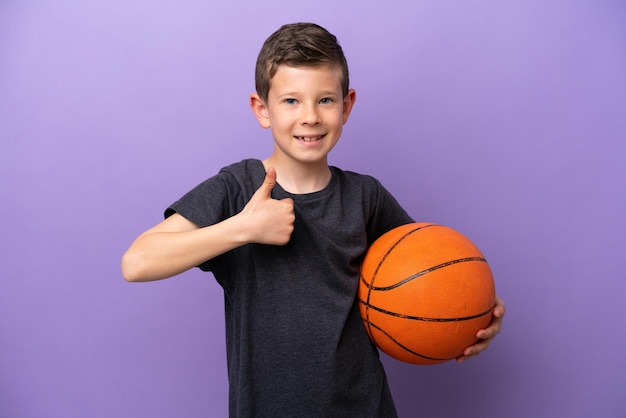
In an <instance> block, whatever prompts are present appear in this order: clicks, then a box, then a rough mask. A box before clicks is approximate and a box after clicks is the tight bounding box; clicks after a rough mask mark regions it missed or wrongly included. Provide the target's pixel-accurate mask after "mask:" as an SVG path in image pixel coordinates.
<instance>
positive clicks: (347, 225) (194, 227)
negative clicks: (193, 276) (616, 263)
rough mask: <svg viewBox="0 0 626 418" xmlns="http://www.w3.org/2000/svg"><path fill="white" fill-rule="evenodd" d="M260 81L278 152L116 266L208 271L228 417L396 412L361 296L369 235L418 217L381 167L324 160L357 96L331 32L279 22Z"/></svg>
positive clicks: (134, 274) (134, 271)
mask: <svg viewBox="0 0 626 418" xmlns="http://www.w3.org/2000/svg"><path fill="white" fill-rule="evenodd" d="M256 90H257V92H256V94H253V95H252V96H251V98H250V106H251V108H252V111H253V112H254V114H255V116H256V118H257V119H258V121H259V123H260V125H261V126H262V127H263V128H267V129H271V132H272V136H273V138H274V151H273V153H272V154H271V155H270V156H269V157H268V158H267V159H265V160H263V161H259V160H256V159H248V160H244V161H241V162H239V163H236V164H233V165H230V166H228V167H225V168H223V169H222V170H221V171H220V172H219V173H218V174H217V175H215V176H214V177H212V178H210V179H208V180H206V181H205V182H203V183H202V184H200V185H199V186H197V187H196V188H194V189H193V190H191V191H190V192H188V193H187V194H186V195H185V196H183V197H182V198H181V199H180V200H179V201H177V202H176V203H174V204H173V205H172V206H171V207H169V208H168V209H167V210H166V212H165V217H166V219H165V220H164V221H163V222H161V223H160V224H158V225H156V226H154V227H153V228H151V229H149V230H148V231H146V232H144V233H143V234H141V235H140V236H139V237H138V238H137V239H136V240H135V242H134V243H133V244H132V245H131V247H130V248H129V249H128V251H127V252H126V253H125V254H124V257H123V259H122V270H123V274H124V277H125V278H126V279H127V280H129V281H149V280H158V279H163V278H166V277H170V276H173V275H176V274H179V273H181V272H183V271H186V270H188V269H190V268H192V267H194V266H199V267H200V268H201V269H202V270H205V271H210V272H212V273H213V274H214V276H215V278H216V279H217V281H218V282H219V283H220V285H221V286H222V288H223V289H224V296H225V311H226V313H225V314H226V344H227V356H228V378H229V388H230V392H229V393H230V395H229V408H230V415H231V416H233V417H248V416H263V417H326V416H332V417H359V418H362V417H385V418H387V417H393V416H396V411H395V408H394V404H393V400H392V398H391V395H390V392H389V387H388V385H387V381H386V377H385V373H384V370H383V367H382V365H381V363H380V361H379V357H378V352H377V350H376V348H375V346H374V345H373V344H372V343H371V341H370V340H369V339H368V336H367V334H366V332H365V328H364V326H363V323H362V320H361V318H360V315H359V311H358V305H357V303H356V302H355V299H356V290H357V286H358V282H359V265H360V262H361V260H362V258H363V255H364V253H365V251H366V249H367V247H368V245H370V244H371V243H372V242H373V241H374V240H375V239H376V238H378V237H379V236H380V235H382V234H383V233H385V232H386V231H388V230H390V229H392V228H394V227H397V226H399V225H403V224H406V223H410V222H413V219H412V218H411V217H410V216H409V215H407V213H406V212H405V211H404V210H403V209H402V208H401V207H400V205H399V204H398V202H397V201H396V200H395V199H394V198H393V197H392V196H391V195H390V194H389V193H388V192H387V191H386V190H385V189H384V188H383V186H382V185H381V184H380V183H379V182H378V181H377V180H376V179H374V178H372V177H369V176H365V175H360V174H356V173H352V172H346V171H342V170H340V169H338V168H336V167H330V166H329V165H328V160H327V157H328V153H329V152H330V151H331V150H332V148H333V147H334V146H335V144H337V141H338V140H339V137H340V136H341V132H342V128H343V125H344V124H345V123H346V122H347V121H348V117H349V116H350V112H351V111H352V107H353V105H354V103H355V100H356V93H355V91H354V90H353V89H350V88H349V79H348V67H347V63H346V60H345V57H344V55H343V52H342V49H341V47H340V46H339V44H338V43H337V40H336V38H335V36H333V35H332V34H330V33H329V32H327V31H326V30H325V29H323V28H321V27H320V26H317V25H314V24H308V23H299V24H291V25H285V26H283V27H281V28H280V29H279V30H278V31H277V32H275V33H274V34H273V35H271V36H270V37H269V38H268V39H267V41H266V42H265V44H264V45H263V48H262V49H261V52H260V54H259V57H258V61H257V65H256ZM503 315H504V305H503V303H502V301H501V300H499V299H498V306H497V307H496V309H495V313H494V320H493V322H492V324H491V325H490V326H489V328H487V329H486V330H482V331H480V332H479V335H478V337H479V338H481V342H480V343H478V344H476V345H475V346H472V347H469V348H468V349H467V350H466V352H465V354H466V356H463V357H462V358H459V361H460V360H463V359H464V358H467V357H471V356H474V355H477V354H478V353H479V352H480V351H482V350H484V349H486V348H487V346H488V345H489V343H490V342H491V340H492V339H493V337H494V336H495V335H496V334H497V333H499V332H500V327H501V320H502V317H503Z"/></svg>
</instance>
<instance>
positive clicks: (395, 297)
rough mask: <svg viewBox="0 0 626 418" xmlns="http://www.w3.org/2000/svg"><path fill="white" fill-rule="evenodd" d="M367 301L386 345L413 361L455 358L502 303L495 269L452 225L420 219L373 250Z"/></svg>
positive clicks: (367, 312)
mask: <svg viewBox="0 0 626 418" xmlns="http://www.w3.org/2000/svg"><path fill="white" fill-rule="evenodd" d="M358 292H359V293H358V297H359V308H360V310H361V317H362V318H363V322H364V324H365V328H366V329H367V332H368V334H369V336H370V338H371V339H372V341H374V343H375V344H376V345H377V346H378V348H380V349H381V350H382V351H384V352H385V353H387V354H388V355H390V356H391V357H394V358H395V359H398V360H401V361H404V362H407V363H413V364H424V365H426V364H437V363H443V362H445V361H448V360H452V359H454V358H455V357H458V356H460V355H461V354H463V350H464V349H465V348H467V347H469V346H470V345H472V344H474V343H475V342H476V341H477V338H476V332H477V331H478V330H480V329H483V328H485V327H487V326H488V325H489V323H490V322H491V314H492V311H493V307H494V305H495V297H496V294H495V285H494V281H493V276H492V274H491V269H490V268H489V265H488V264H487V261H486V260H485V257H484V256H483V255H482V253H481V252H480V251H479V250H478V248H476V246H475V245H474V244H473V243H472V242H471V241H470V240H469V239H467V238H466V237H465V236H463V235H462V234H460V233H459V232H457V231H455V230H454V229H452V228H449V227H447V226H443V225H436V224H431V223H412V224H408V225H403V226H400V227H398V228H395V229H393V230H391V231H389V232H387V233H386V234H384V235H383V236H381V237H380V238H379V239H377V240H376V241H375V242H374V243H373V244H372V245H371V247H370V248H369V249H368V251H367V253H366V255H365V258H364V260H363V264H362V265H361V282H360V285H359V291H358Z"/></svg>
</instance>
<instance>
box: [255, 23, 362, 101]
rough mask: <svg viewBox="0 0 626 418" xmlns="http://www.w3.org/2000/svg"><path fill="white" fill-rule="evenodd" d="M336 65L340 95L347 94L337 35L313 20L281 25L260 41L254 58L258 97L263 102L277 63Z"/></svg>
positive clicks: (347, 84) (344, 67)
mask: <svg viewBox="0 0 626 418" xmlns="http://www.w3.org/2000/svg"><path fill="white" fill-rule="evenodd" d="M280 65H289V66H294V67H299V66H314V67H315V66H321V65H331V66H337V67H338V68H339V69H340V70H341V72H342V76H341V88H342V91H343V96H344V97H345V96H346V95H347V94H348V88H349V85H350V79H349V76H348V63H347V61H346V57H345V56H344V55H343V50H342V49H341V46H340V45H339V43H338V42H337V38H336V37H335V35H333V34H332V33H330V32H328V31H327V30H326V29H324V28H323V27H321V26H319V25H316V24H314V23H291V24H287V25H284V26H282V27H281V28H280V29H278V30H277V31H276V32H274V33H273V34H272V35H270V37H269V38H267V40H266V41H265V43H264V44H263V47H262V48H261V51H260V52H259V56H258V58H257V61H256V73H255V84H256V91H257V94H258V95H259V97H260V98H261V99H262V100H263V101H264V102H267V96H268V93H269V91H270V83H271V80H272V78H273V77H274V75H275V74H276V71H277V70H278V66H280Z"/></svg>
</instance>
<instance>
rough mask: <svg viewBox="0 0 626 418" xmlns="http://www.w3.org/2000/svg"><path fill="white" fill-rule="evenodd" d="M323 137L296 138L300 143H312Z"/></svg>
mask: <svg viewBox="0 0 626 418" xmlns="http://www.w3.org/2000/svg"><path fill="white" fill-rule="evenodd" d="M322 136H323V135H320V136H315V137H306V136H297V137H296V138H298V139H299V140H300V141H304V142H312V141H317V140H318V139H320V138H322Z"/></svg>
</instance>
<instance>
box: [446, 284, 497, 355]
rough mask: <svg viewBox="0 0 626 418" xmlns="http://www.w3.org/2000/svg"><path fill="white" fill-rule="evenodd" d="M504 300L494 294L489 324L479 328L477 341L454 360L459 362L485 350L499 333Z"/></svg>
mask: <svg viewBox="0 0 626 418" xmlns="http://www.w3.org/2000/svg"><path fill="white" fill-rule="evenodd" d="M504 313H505V308H504V301H503V300H502V299H500V298H499V297H498V296H496V306H495V307H494V308H493V318H492V320H491V324H489V326H488V327H487V328H485V329H481V330H480V331H478V333H477V334H476V337H477V338H479V339H480V341H479V342H477V343H476V344H474V345H473V346H471V347H467V348H466V349H465V351H464V352H463V355H462V356H459V357H457V359H456V362H457V363H461V362H462V361H465V360H467V359H469V358H472V357H476V356H477V355H479V354H480V353H481V352H482V351H485V350H486V349H487V348H488V347H489V344H491V342H492V341H493V339H494V338H496V335H498V334H499V333H500V330H501V329H502V320H503V319H504Z"/></svg>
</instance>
